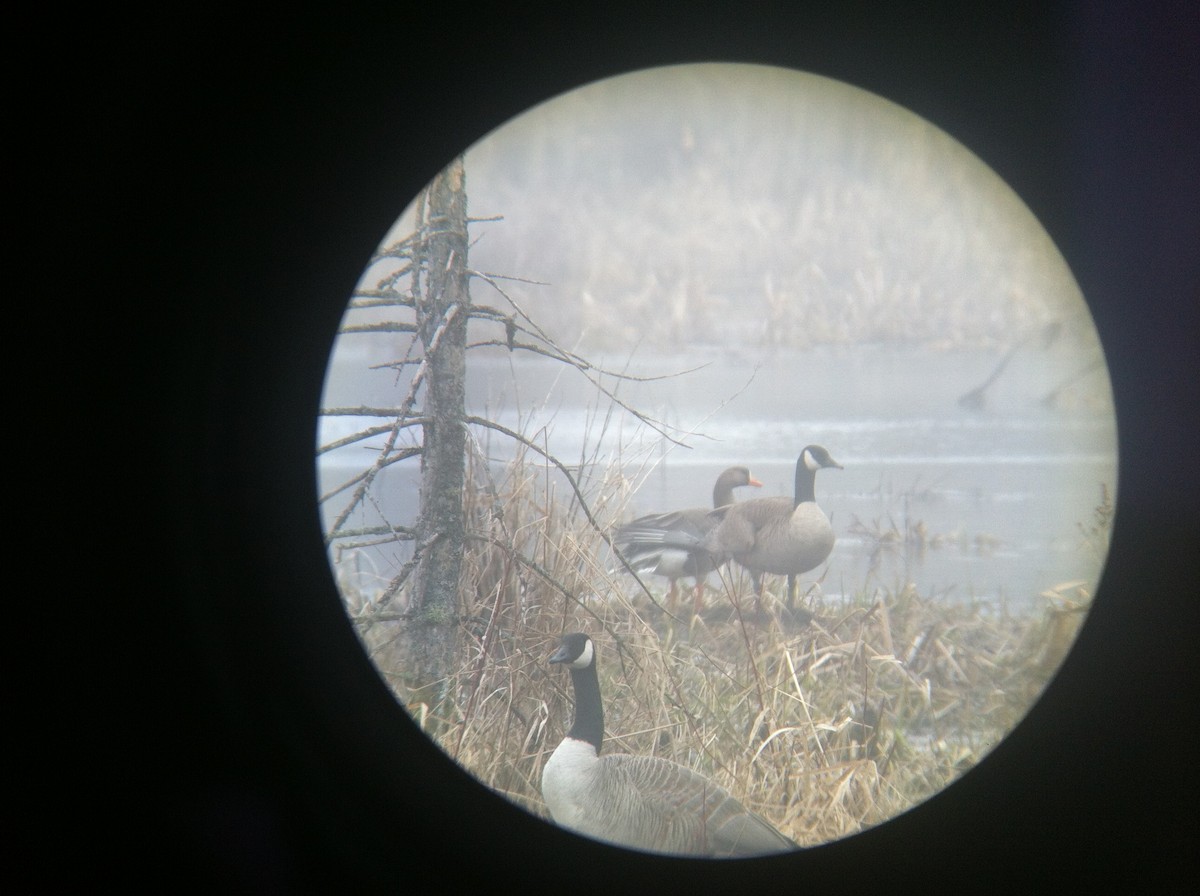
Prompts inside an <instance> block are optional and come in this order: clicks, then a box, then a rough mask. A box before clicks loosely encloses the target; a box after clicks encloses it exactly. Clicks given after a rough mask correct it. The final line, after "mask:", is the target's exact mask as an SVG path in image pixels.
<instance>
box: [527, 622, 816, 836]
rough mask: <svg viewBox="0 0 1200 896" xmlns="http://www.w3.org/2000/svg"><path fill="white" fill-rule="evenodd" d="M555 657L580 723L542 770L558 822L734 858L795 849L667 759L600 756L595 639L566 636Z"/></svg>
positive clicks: (717, 789) (544, 788)
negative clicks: (565, 672) (568, 678)
mask: <svg viewBox="0 0 1200 896" xmlns="http://www.w3.org/2000/svg"><path fill="white" fill-rule="evenodd" d="M550 662H551V663H564V664H566V666H567V668H569V669H570V670H571V683H572V685H573V686H574V690H575V721H574V723H573V724H572V725H571V730H570V731H568V732H567V735H566V737H564V738H563V739H562V742H561V743H560V744H559V745H558V747H557V748H556V749H555V750H554V752H553V753H552V754H551V756H550V759H549V760H547V762H546V766H545V768H544V769H543V770H542V797H543V798H544V799H545V800H546V805H547V806H548V807H549V809H550V814H551V816H553V818H554V820H555V821H556V822H558V823H559V824H561V825H563V826H564V827H567V828H571V829H572V830H574V831H577V832H578V833H580V834H584V835H586V836H588V837H593V838H596V839H598V840H605V841H608V842H610V843H615V844H617V845H619V846H625V847H628V848H630V849H641V850H647V851H650V852H663V853H672V854H676V855H693V856H711V857H714V858H732V857H736V856H757V855H764V854H767V853H775V852H782V851H785V850H793V849H797V848H798V847H797V845H796V844H795V843H793V842H792V841H791V840H789V839H788V838H787V837H785V836H784V835H783V834H781V833H779V831H777V830H775V828H773V827H772V826H771V825H770V823H768V822H767V821H766V820H764V819H763V818H761V817H759V816H758V815H755V814H754V813H753V812H750V811H748V810H746V809H745V808H744V807H743V806H742V805H741V803H739V802H738V801H737V800H735V799H734V798H733V797H732V796H730V795H729V793H728V792H727V791H726V790H724V789H723V788H721V787H719V786H718V785H716V784H715V783H713V782H712V781H710V780H709V779H708V778H706V777H704V776H703V775H701V774H699V773H697V772H694V771H692V770H691V769H689V768H686V767H684V766H682V765H679V764H678V763H675V762H672V761H670V760H669V759H662V758H659V757H657V756H632V755H629V754H610V755H607V756H601V755H600V749H601V745H602V742H603V740H604V705H603V702H602V701H601V699H600V679H599V677H598V676H597V674H596V645H595V644H594V643H593V641H592V639H591V638H589V637H588V636H587V635H585V634H582V633H579V632H576V633H574V634H570V635H565V636H564V637H563V639H562V644H561V646H560V647H559V648H558V650H557V651H556V652H555V653H554V654H553V655H552V656H551V657H550Z"/></svg>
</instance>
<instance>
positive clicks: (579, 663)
mask: <svg viewBox="0 0 1200 896" xmlns="http://www.w3.org/2000/svg"><path fill="white" fill-rule="evenodd" d="M595 655H596V648H595V647H593V646H592V639H591V638H588V640H587V641H586V642H585V643H584V645H583V653H581V654H579V656H578V657H576V658H575V659H573V660H571V662H570V663H569V664H568V665H570V667H571V668H572V669H586V668H587V667H588V666H590V665H591V664H592V657H594V656H595Z"/></svg>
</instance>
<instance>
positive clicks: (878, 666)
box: [347, 450, 1105, 845]
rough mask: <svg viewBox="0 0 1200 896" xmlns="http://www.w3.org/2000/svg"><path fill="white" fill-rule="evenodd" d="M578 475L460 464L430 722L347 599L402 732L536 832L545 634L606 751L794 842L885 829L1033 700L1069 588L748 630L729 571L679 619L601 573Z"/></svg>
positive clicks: (918, 599) (543, 739)
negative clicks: (598, 709) (1008, 605)
mask: <svg viewBox="0 0 1200 896" xmlns="http://www.w3.org/2000/svg"><path fill="white" fill-rule="evenodd" d="M577 472H579V475H578V478H577V482H578V486H579V494H578V495H577V494H576V492H575V490H574V489H572V488H571V487H569V484H568V483H567V482H566V481H565V479H564V477H563V475H562V474H561V473H560V472H558V471H553V470H549V469H548V468H547V467H546V466H545V465H544V464H542V463H540V461H538V462H534V461H533V460H531V459H529V458H528V457H527V456H526V454H525V452H524V451H521V450H518V453H517V456H516V458H515V459H514V460H513V461H512V462H511V463H510V464H509V465H508V466H507V467H506V468H505V469H504V471H503V473H502V474H500V475H498V477H497V479H496V480H495V481H493V479H492V474H491V473H490V467H489V466H488V465H486V464H484V463H482V461H481V459H480V458H479V457H473V458H472V463H471V464H470V483H469V485H468V487H467V489H466V492H465V495H464V502H465V503H464V506H465V508H466V511H467V519H468V527H469V532H470V536H469V541H468V550H467V553H466V557H465V560H466V562H465V566H464V575H463V579H462V583H461V589H460V594H461V617H460V618H461V625H460V632H461V639H460V645H461V651H460V656H461V663H460V665H459V668H458V669H457V670H456V673H455V676H454V677H455V681H454V682H453V684H454V688H453V689H452V693H454V694H455V695H456V699H455V700H454V702H453V705H452V707H451V708H450V709H448V710H447V709H442V710H440V711H439V710H437V709H435V708H434V707H430V706H427V705H424V704H421V703H419V702H413V694H415V693H417V690H418V688H419V686H420V685H421V684H424V683H423V682H419V681H414V680H413V670H412V669H411V668H410V667H409V666H407V665H406V663H405V657H404V656H402V655H399V654H398V653H397V651H396V649H395V647H394V645H395V644H396V643H397V641H396V639H395V637H394V634H395V631H396V627H397V626H401V625H403V624H404V617H403V613H399V612H395V610H394V609H393V610H392V612H390V614H389V613H386V612H382V611H380V610H379V609H378V608H376V607H373V606H372V605H370V604H364V603H362V602H361V601H359V600H358V599H357V598H356V597H355V596H354V595H352V594H348V595H347V603H348V606H349V607H350V608H351V611H352V614H353V615H354V616H355V618H356V622H357V624H358V627H359V631H360V633H361V635H362V638H363V641H364V644H365V645H366V647H367V649H368V651H369V652H370V654H371V656H372V658H373V660H374V662H375V663H376V665H377V666H378V668H379V669H380V670H381V672H382V673H383V675H384V676H385V678H386V679H387V680H388V681H389V683H390V684H391V685H392V687H393V689H394V691H395V693H396V695H397V698H398V699H399V700H400V701H401V702H403V703H404V704H405V706H406V707H407V709H408V711H409V712H410V714H411V715H412V716H413V718H414V719H416V720H417V721H418V723H419V724H420V725H421V726H422V728H423V729H424V730H425V731H426V732H427V733H428V734H429V735H430V736H431V737H432V738H433V739H434V740H435V741H436V742H437V743H438V744H439V745H440V746H441V747H442V748H443V749H444V750H445V751H446V753H447V754H448V755H449V756H451V757H452V758H453V759H455V760H456V761H457V762H459V763H460V764H461V765H462V766H464V767H465V768H467V769H468V770H469V771H471V772H472V773H473V774H474V775H475V776H476V777H477V778H478V779H479V780H480V781H481V782H483V783H484V784H486V785H487V786H489V787H491V788H493V789H494V790H496V791H497V792H499V793H501V794H503V795H505V796H506V797H508V798H509V799H510V800H511V801H512V802H514V803H515V804H517V805H519V806H522V807H523V808H525V809H527V810H528V811H530V812H533V813H535V814H538V815H543V816H544V815H545V807H544V805H543V803H542V800H541V796H540V787H539V782H540V778H541V771H542V767H543V765H544V763H545V761H546V759H547V758H548V757H549V754H550V752H551V751H552V750H553V749H554V747H555V746H556V745H557V743H558V741H559V739H560V738H561V737H562V734H563V733H564V731H565V729H566V727H567V726H568V725H569V723H570V718H571V713H572V698H571V693H570V686H569V679H568V677H567V676H566V675H565V674H562V672H561V670H559V669H555V668H552V667H550V666H548V665H547V663H546V660H547V658H548V657H549V655H550V654H551V653H552V652H553V650H554V648H555V646H556V644H557V641H558V639H559V637H560V636H561V634H562V633H564V632H567V631H574V630H582V631H586V632H588V633H589V634H591V635H592V636H593V637H594V638H595V639H596V640H597V642H598V644H599V647H600V651H601V662H600V675H601V685H602V689H603V693H604V696H605V708H606V729H607V737H608V740H607V742H606V744H605V749H606V750H608V751H613V752H631V753H642V754H653V755H658V756H663V757H666V758H669V759H672V760H674V761H676V762H680V763H682V764H684V765H687V766H689V767H691V768H695V769H697V770H699V771H701V772H704V773H705V774H708V775H710V776H712V777H713V778H714V779H715V780H716V781H718V782H719V783H721V784H722V785H724V786H726V787H728V788H729V789H730V790H731V791H732V792H733V793H734V794H735V795H737V796H738V798H739V799H741V800H742V801H743V802H744V803H745V804H746V805H747V806H749V807H751V808H753V809H754V810H756V811H758V812H760V813H762V814H763V815H764V816H765V817H767V818H768V819H770V820H771V821H772V822H773V823H775V824H776V825H778V826H779V827H780V828H781V829H782V830H783V831H784V832H785V833H787V834H788V835H789V836H791V837H793V838H794V839H795V840H796V841H797V842H799V843H801V844H805V845H809V844H816V843H821V842H826V841H829V840H832V839H837V838H841V837H845V836H848V835H851V834H854V833H856V832H858V831H861V830H863V829H864V828H866V827H870V826H872V825H875V824H878V823H880V822H882V821H885V820H887V819H888V818H891V817H893V816H895V815H897V814H899V813H900V812H903V811H905V810H906V809H908V808H910V807H911V806H912V805H914V804H915V803H918V802H921V801H922V800H924V799H925V798H927V797H929V796H931V795H932V794H934V793H936V792H937V791H938V790H940V789H942V788H944V787H945V786H946V785H948V784H949V783H951V782H952V781H954V780H955V779H956V778H957V777H958V776H959V775H961V774H962V773H963V772H964V771H965V770H967V769H969V768H970V767H971V766H973V765H974V764H975V763H977V762H978V761H979V760H980V759H981V758H982V757H983V756H984V755H986V754H987V752H988V751H989V750H990V749H991V748H992V747H993V746H994V745H995V744H996V743H997V742H998V740H999V739H1000V738H1001V737H1003V736H1004V735H1005V733H1006V732H1007V731H1009V730H1010V729H1011V728H1012V727H1013V725H1014V724H1015V723H1016V722H1017V721H1018V720H1019V719H1020V718H1021V717H1022V716H1023V715H1024V713H1025V712H1026V711H1027V710H1028V708H1029V706H1030V705H1031V703H1032V702H1033V700H1035V699H1036V698H1037V695H1038V694H1039V693H1040V692H1041V689H1042V688H1043V687H1044V686H1045V684H1046V683H1047V681H1048V680H1049V678H1050V677H1051V676H1052V675H1053V673H1054V671H1055V670H1056V669H1057V668H1058V666H1059V664H1060V663H1061V661H1062V659H1063V658H1064V656H1065V654H1066V651H1067V650H1068V649H1069V647H1070V645H1071V643H1072V640H1073V637H1074V633H1075V631H1076V629H1077V627H1078V625H1079V623H1080V621H1081V620H1082V617H1083V615H1084V613H1085V611H1086V609H1087V606H1088V602H1089V595H1088V594H1087V592H1086V591H1085V590H1084V588H1083V587H1082V583H1064V584H1062V585H1059V586H1056V587H1054V588H1051V589H1048V590H1047V592H1046V594H1045V595H1044V597H1045V599H1046V601H1047V603H1046V608H1045V611H1044V612H1043V613H1042V614H1040V615H1039V614H1032V615H1028V616H1017V615H1008V614H1007V613H1004V612H1000V611H996V610H994V609H993V608H991V607H990V606H988V605H986V604H982V603H959V604H953V603H947V602H945V601H944V600H943V599H934V598H933V597H932V596H930V595H923V594H921V593H920V592H919V591H918V589H916V588H915V587H914V586H913V585H911V584H900V585H897V586H896V587H895V588H891V589H886V590H882V589H876V590H875V591H872V592H871V593H857V594H853V593H851V594H847V595H846V596H845V597H844V598H841V599H840V600H837V601H830V600H826V599H822V598H819V597H817V598H814V599H813V600H812V601H811V602H810V606H811V607H812V610H813V612H812V613H811V615H810V613H809V612H807V611H797V612H796V613H791V612H789V611H788V610H787V609H786V608H785V607H783V606H782V605H781V604H780V603H779V602H778V601H777V600H776V599H775V598H774V597H772V596H771V594H770V593H768V595H767V596H766V598H765V601H764V613H763V615H762V616H761V617H759V616H757V615H756V613H755V602H754V599H753V595H752V593H751V591H750V588H749V584H748V581H747V580H746V579H745V577H744V576H743V575H742V574H740V573H738V572H737V571H735V570H728V569H727V570H726V571H725V572H724V575H723V579H722V587H718V588H710V589H709V590H708V592H707V594H706V607H705V609H704V611H702V613H701V614H699V615H698V616H696V617H694V618H683V617H681V616H678V615H675V614H672V613H670V612H668V610H667V608H666V607H664V606H663V603H662V589H661V588H659V587H657V585H656V584H652V583H649V582H648V583H647V584H650V585H651V587H650V588H649V589H646V590H643V589H642V588H640V587H638V583H637V582H636V581H635V580H634V579H633V577H632V576H630V575H629V574H628V573H625V572H622V571H620V569H619V564H618V563H617V561H616V560H615V559H614V558H613V556H612V553H611V550H610V548H609V547H608V544H607V542H606V541H605V538H604V537H603V536H602V534H601V531H598V530H597V527H596V526H593V525H592V523H591V522H589V520H588V519H587V516H586V515H585V514H584V513H583V512H582V510H581V507H580V500H579V495H582V496H583V499H584V500H585V501H586V502H587V504H588V506H589V508H590V513H591V516H592V518H593V519H594V520H595V521H596V522H597V523H598V525H599V528H600V530H607V529H608V528H610V527H611V526H612V525H614V524H616V523H617V522H620V521H621V520H622V516H623V514H624V508H625V504H626V501H627V499H628V497H629V494H630V491H631V487H632V483H631V482H630V480H629V479H628V478H627V477H626V476H625V475H624V474H622V473H620V472H618V467H615V466H612V467H605V466H604V465H602V464H582V465H581V466H580V468H579V471H577ZM1097 519H1098V520H1099V521H1100V522H1105V520H1104V519H1103V518H1102V516H1101V514H1100V512H1099V511H1098V516H1097ZM614 570H615V571H614ZM781 584H782V583H776V585H781ZM775 590H777V591H781V590H782V589H781V588H778V587H777V588H776V589H775ZM685 603H686V602H685Z"/></svg>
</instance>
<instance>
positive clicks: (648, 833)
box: [587, 754, 796, 857]
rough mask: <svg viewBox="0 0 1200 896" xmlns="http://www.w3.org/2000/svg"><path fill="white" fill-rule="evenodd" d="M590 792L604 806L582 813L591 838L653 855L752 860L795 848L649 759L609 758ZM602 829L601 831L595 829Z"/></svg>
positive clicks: (672, 767) (703, 783) (702, 786)
mask: <svg viewBox="0 0 1200 896" xmlns="http://www.w3.org/2000/svg"><path fill="white" fill-rule="evenodd" d="M595 774H596V778H597V779H596V781H595V785H596V786H595V788H594V790H593V791H592V792H594V793H597V794H603V795H604V800H605V803H606V805H605V806H603V807H601V808H598V811H595V812H592V811H589V812H588V813H587V815H588V818H589V819H590V820H592V821H595V822H597V823H598V827H597V829H596V830H594V831H590V832H588V833H592V834H593V835H594V836H598V837H601V838H603V839H607V840H611V841H614V842H617V843H621V844H624V845H626V846H631V847H634V848H637V849H647V850H653V851H656V852H668V853H677V854H683V855H705V856H722V857H732V856H752V855H761V854H764V853H772V852H780V851H784V850H790V849H795V848H796V844H795V843H793V842H792V841H791V840H789V839H788V838H787V837H785V836H783V835H782V834H780V833H779V832H778V831H777V830H775V828H773V827H772V826H771V825H770V824H769V823H768V822H767V821H765V820H764V819H763V818H761V817H760V816H758V815H755V814H754V813H752V812H749V811H748V810H747V809H746V808H745V807H743V806H742V804H741V803H739V802H738V801H737V800H736V799H734V798H733V797H732V796H731V795H730V794H729V792H728V791H726V790H725V789H724V788H722V787H720V786H718V785H717V784H715V783H713V782H712V781H710V780H709V779H708V778H706V777H704V776H703V775H701V774H699V773H697V772H694V771H692V770H691V769H688V768H686V767H684V766H682V765H678V764H677V763H674V762H671V761H669V760H667V759H661V758H659V757H655V756H629V755H621V754H617V755H609V756H604V757H602V758H601V759H600V760H599V762H598V763H597V765H596V769H595ZM601 828H602V829H601Z"/></svg>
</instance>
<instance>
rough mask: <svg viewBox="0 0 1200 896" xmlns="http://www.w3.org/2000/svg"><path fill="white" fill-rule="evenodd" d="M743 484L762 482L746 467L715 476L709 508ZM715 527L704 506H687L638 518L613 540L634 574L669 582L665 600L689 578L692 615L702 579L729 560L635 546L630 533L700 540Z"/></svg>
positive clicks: (728, 498) (697, 604)
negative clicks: (680, 534)
mask: <svg viewBox="0 0 1200 896" xmlns="http://www.w3.org/2000/svg"><path fill="white" fill-rule="evenodd" d="M745 485H752V486H754V487H756V488H758V487H761V486H762V483H761V482H759V481H758V480H757V479H755V478H754V477H753V476H751V475H750V471H749V470H748V469H747V468H746V467H740V466H739V467H730V468H729V469H727V470H725V471H724V472H722V473H721V475H720V476H718V477H717V481H716V484H715V485H714V486H713V503H712V506H713V507H714V508H716V507H724V506H726V505H727V504H732V503H733V490H734V489H735V488H741V487H742V486H745ZM716 524H717V519H716V517H714V516H712V515H711V510H710V508H708V507H691V508H688V509H687V510H673V511H670V512H668V513H654V514H649V515H647V516H642V517H638V518H637V519H636V520H634V521H633V522H631V523H626V524H625V525H624V526H621V527H620V528H619V529H617V533H616V536H615V538H614V539H613V541H614V543H615V544H616V546H617V548H618V549H619V550H620V551H621V553H622V554H624V555H625V559H626V560H628V561H629V565H630V566H631V567H633V569H634V571H635V572H648V573H652V574H653V575H658V576H664V577H666V578H667V579H669V580H670V582H671V587H670V590H669V591H668V592H667V599H668V601H669V602H670V604H671V605H672V607H673V606H674V604H675V594H676V584H677V582H678V580H679V579H681V578H683V577H684V576H693V577H694V578H695V580H696V591H695V599H694V606H693V612H694V613H699V612H700V599H701V597H702V595H703V594H704V579H705V577H707V576H708V574H709V573H710V572H712V571H713V570H715V569H716V568H717V567H719V566H721V565H722V564H724V563H726V562H727V561H728V560H729V557H727V556H725V557H715V556H714V555H712V554H709V553H707V552H704V551H688V550H686V549H684V548H672V547H665V546H664V545H661V544H655V545H645V544H639V543H638V542H637V541H636V539H635V538H633V537H632V536H633V534H634V533H636V532H638V531H639V530H641V529H645V528H654V529H662V530H665V531H676V532H688V533H691V534H692V535H695V536H697V537H703V536H704V535H706V534H707V533H708V530H709V529H711V528H712V527H713V526H715V525H716Z"/></svg>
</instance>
